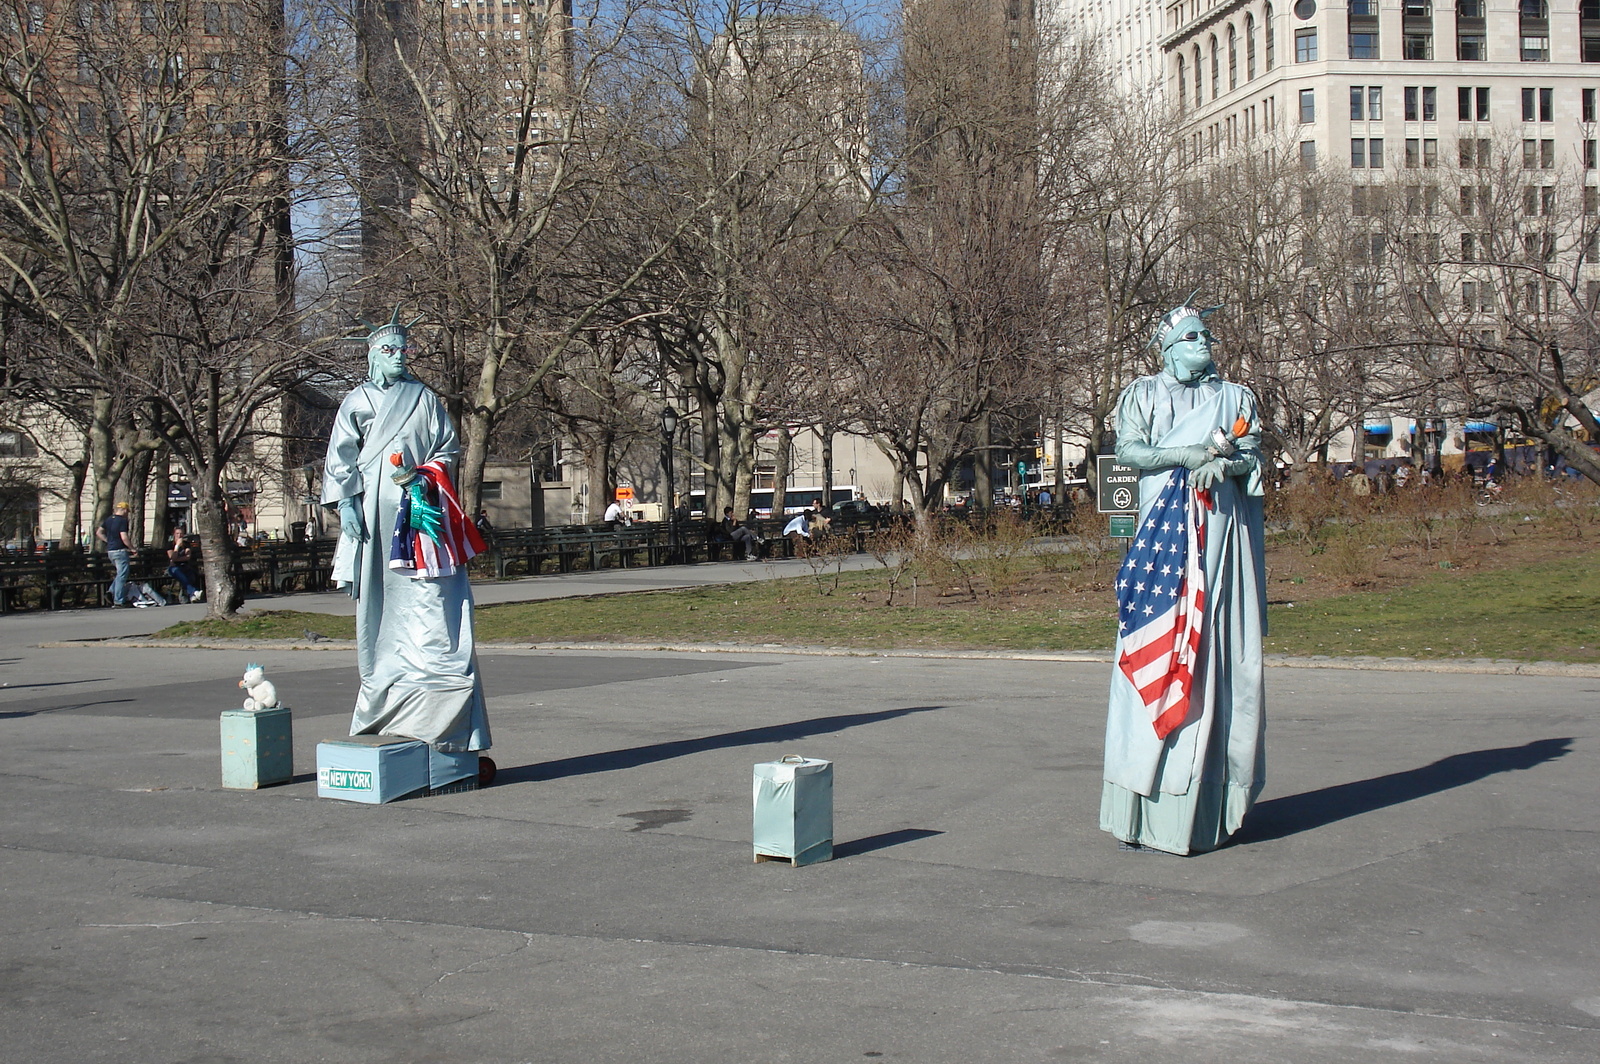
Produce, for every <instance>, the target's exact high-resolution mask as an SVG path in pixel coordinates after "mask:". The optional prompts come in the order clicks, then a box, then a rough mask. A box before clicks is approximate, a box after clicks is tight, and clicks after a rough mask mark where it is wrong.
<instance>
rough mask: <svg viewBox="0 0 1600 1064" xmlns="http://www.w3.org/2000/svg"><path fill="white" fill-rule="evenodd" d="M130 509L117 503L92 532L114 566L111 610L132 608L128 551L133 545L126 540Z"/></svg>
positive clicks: (121, 503) (126, 505) (122, 503)
mask: <svg viewBox="0 0 1600 1064" xmlns="http://www.w3.org/2000/svg"><path fill="white" fill-rule="evenodd" d="M130 509H131V507H130V506H129V505H128V504H127V503H125V502H119V503H117V504H116V505H115V506H113V507H112V508H111V516H110V517H107V518H106V519H105V520H104V521H101V522H100V527H99V528H97V529H95V530H94V538H95V539H97V540H99V541H100V542H101V543H104V544H105V545H106V557H107V558H109V559H111V564H112V565H114V566H116V574H115V575H114V576H113V577H112V578H111V608H112V609H131V608H132V606H133V603H132V602H131V601H130V600H129V598H128V551H130V550H132V549H133V543H132V541H131V540H129V539H128V511H129V510H130Z"/></svg>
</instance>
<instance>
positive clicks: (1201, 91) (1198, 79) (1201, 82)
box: [1194, 44, 1206, 107]
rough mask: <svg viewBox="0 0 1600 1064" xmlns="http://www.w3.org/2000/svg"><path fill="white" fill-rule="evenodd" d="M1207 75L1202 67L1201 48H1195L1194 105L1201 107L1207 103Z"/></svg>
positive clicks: (1196, 46) (1197, 46)
mask: <svg viewBox="0 0 1600 1064" xmlns="http://www.w3.org/2000/svg"><path fill="white" fill-rule="evenodd" d="M1205 98H1206V92H1205V73H1204V67H1202V66H1201V65H1200V46H1199V45H1198V44H1197V45H1195V46H1194V105H1195V106H1196V107H1199V106H1200V105H1201V104H1202V103H1204V102H1205Z"/></svg>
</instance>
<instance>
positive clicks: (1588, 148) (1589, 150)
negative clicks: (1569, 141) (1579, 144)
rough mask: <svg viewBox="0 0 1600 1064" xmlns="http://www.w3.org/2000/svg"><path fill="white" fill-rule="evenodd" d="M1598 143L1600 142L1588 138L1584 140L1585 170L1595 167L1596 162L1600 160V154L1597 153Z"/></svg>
mask: <svg viewBox="0 0 1600 1064" xmlns="http://www.w3.org/2000/svg"><path fill="white" fill-rule="evenodd" d="M1596 143H1600V142H1597V141H1594V140H1586V141H1584V142H1583V168H1584V169H1585V170H1593V169H1595V164H1596V163H1597V162H1600V156H1597V155H1596V154H1595V145H1596Z"/></svg>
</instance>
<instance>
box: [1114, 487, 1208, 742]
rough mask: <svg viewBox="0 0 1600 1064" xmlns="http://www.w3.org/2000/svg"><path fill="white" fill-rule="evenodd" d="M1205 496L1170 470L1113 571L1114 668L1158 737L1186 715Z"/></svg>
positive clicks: (1200, 593) (1202, 603) (1202, 587)
mask: <svg viewBox="0 0 1600 1064" xmlns="http://www.w3.org/2000/svg"><path fill="white" fill-rule="evenodd" d="M1207 495H1208V493H1204V492H1196V491H1191V490H1189V471H1188V470H1187V469H1181V468H1180V469H1174V470H1173V471H1172V475H1171V476H1170V477H1169V478H1168V479H1167V486H1166V487H1165V488H1163V489H1161V494H1160V495H1159V496H1158V497H1157V498H1156V501H1155V505H1153V506H1152V507H1150V512H1149V513H1148V514H1147V515H1146V516H1145V519H1144V523H1143V524H1141V525H1140V526H1139V530H1138V534H1137V536H1136V537H1135V538H1134V541H1133V547H1132V549H1130V550H1129V551H1128V557H1127V560H1126V561H1125V562H1123V565H1122V568H1121V569H1120V570H1119V571H1118V572H1117V632H1118V634H1119V636H1120V637H1121V639H1122V652H1121V654H1119V655H1118V657H1117V666H1118V668H1120V669H1121V670H1122V671H1123V672H1124V673H1125V674H1126V675H1127V677H1128V679H1129V680H1130V681H1132V683H1133V686H1134V689H1135V690H1137V691H1138V692H1139V697H1140V698H1141V699H1143V700H1144V704H1145V705H1146V706H1148V707H1149V709H1150V720H1151V722H1152V723H1153V724H1154V725H1155V729H1156V736H1157V737H1158V738H1162V739H1165V738H1166V737H1167V736H1168V735H1169V734H1171V733H1172V732H1173V731H1174V730H1175V729H1177V728H1179V727H1181V726H1182V725H1183V724H1184V722H1185V721H1187V720H1188V719H1189V692H1190V689H1191V687H1192V686H1193V683H1194V664H1195V659H1196V657H1197V656H1198V654H1199V650H1200V625H1201V622H1202V621H1203V620H1204V618H1205V608H1206V577H1205V564H1204V563H1205V545H1206V542H1205V520H1204V515H1203V513H1202V511H1201V508H1202V507H1203V506H1205V505H1206V504H1207V503H1208V502H1209V499H1208V498H1207V497H1206V496H1207Z"/></svg>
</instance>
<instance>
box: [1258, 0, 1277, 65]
mask: <svg viewBox="0 0 1600 1064" xmlns="http://www.w3.org/2000/svg"><path fill="white" fill-rule="evenodd" d="M1274 32H1275V27H1274V26H1273V23H1272V5H1271V4H1268V5H1267V8H1266V11H1265V12H1264V13H1263V15H1262V17H1261V35H1262V37H1263V38H1264V39H1265V41H1266V44H1267V56H1266V58H1267V69H1268V70H1271V69H1272V67H1273V64H1274V63H1276V62H1277V61H1278V41H1277V38H1276V37H1274V36H1273V33H1274Z"/></svg>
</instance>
